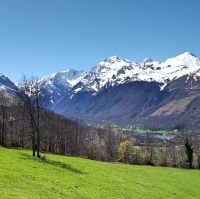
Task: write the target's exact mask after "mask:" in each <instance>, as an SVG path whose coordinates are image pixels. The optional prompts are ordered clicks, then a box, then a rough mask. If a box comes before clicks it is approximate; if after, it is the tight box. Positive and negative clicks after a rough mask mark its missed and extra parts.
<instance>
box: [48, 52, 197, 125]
mask: <svg viewBox="0 0 200 199" xmlns="http://www.w3.org/2000/svg"><path fill="white" fill-rule="evenodd" d="M199 86H200V59H199V58H197V57H196V56H194V55H193V54H191V53H189V52H185V53H183V54H181V55H179V56H177V57H174V58H170V59H167V60H166V61H165V62H158V61H154V60H153V59H151V58H146V59H145V60H144V61H142V62H141V63H136V62H132V61H130V60H128V59H122V58H120V57H117V56H112V57H109V58H107V59H105V60H104V61H102V62H100V63H99V64H97V65H96V66H95V67H93V68H92V70H91V71H90V72H89V73H88V74H87V75H86V76H85V77H84V78H83V79H81V80H80V81H79V82H78V83H77V84H76V85H75V86H74V87H73V88H72V90H71V91H70V93H69V94H68V95H66V96H64V97H62V98H60V100H59V101H57V102H56V103H54V104H53V106H51V110H53V111H55V112H56V113H59V114H61V115H63V116H66V117H73V118H79V119H81V120H83V121H85V122H89V123H94V124H100V123H101V124H102V121H104V122H105V121H111V122H114V123H118V124H122V125H124V124H127V125H128V124H133V123H135V124H139V123H141V124H143V125H144V124H146V125H147V124H148V125H150V126H157V127H158V128H162V127H163V128H164V125H165V127H166V126H168V127H169V126H173V125H174V126H176V125H178V124H179V123H180V121H178V119H179V120H181V119H182V120H183V121H185V120H187V117H190V120H191V118H192V120H193V121H196V122H197V123H198V121H197V119H196V118H198V117H197V115H196V114H197V113H198V111H200V105H199V100H200V92H199V91H200V90H199V88H200V87H199ZM194 110H195V111H194ZM155 118H156V119H155ZM174 118H178V119H174ZM157 121H160V123H157ZM166 121H167V122H166Z"/></svg>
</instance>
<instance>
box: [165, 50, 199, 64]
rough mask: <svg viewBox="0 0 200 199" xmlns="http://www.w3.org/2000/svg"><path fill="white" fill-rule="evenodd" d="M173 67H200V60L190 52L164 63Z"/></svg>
mask: <svg viewBox="0 0 200 199" xmlns="http://www.w3.org/2000/svg"><path fill="white" fill-rule="evenodd" d="M164 63H165V64H166V65H173V66H188V67H189V66H200V59H199V58H197V57H196V56H195V55H193V54H192V53H190V52H185V53H183V54H180V55H178V56H177V57H174V58H169V59H167V60H166V61H165V62H164Z"/></svg>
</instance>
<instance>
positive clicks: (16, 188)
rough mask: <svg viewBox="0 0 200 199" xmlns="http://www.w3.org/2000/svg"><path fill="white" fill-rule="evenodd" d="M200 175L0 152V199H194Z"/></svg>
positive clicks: (198, 173)
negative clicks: (42, 158) (39, 158)
mask: <svg viewBox="0 0 200 199" xmlns="http://www.w3.org/2000/svg"><path fill="white" fill-rule="evenodd" d="M199 179H200V171H199V170H184V169H174V168H162V167H149V166H133V165H125V164H109V163H104V162H97V161H92V160H86V159H81V158H74V157H66V156H59V155H51V154H47V155H46V160H38V159H37V158H33V157H32V156H31V151H29V150H19V149H6V148H2V147H0V198H1V199H13V198H17V199H24V198H27V199H37V198H38V199H43V198H48V199H51V198H52V199H55V198H64V199H68V198H69V199H73V198H77V199H79V198H88V199H89V198H95V199H97V198H101V199H102V198H103V199H104V198H110V199H112V198H113V199H116V198H123V199H128V198H131V199H132V198H134V199H135V198H142V199H144V198H151V199H152V198H164V199H166V198H169V199H171V198H181V199H183V198H187V199H189V198H192V199H193V198H199V196H200V189H199V182H200V180H199Z"/></svg>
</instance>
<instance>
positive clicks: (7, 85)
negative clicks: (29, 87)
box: [0, 73, 19, 94]
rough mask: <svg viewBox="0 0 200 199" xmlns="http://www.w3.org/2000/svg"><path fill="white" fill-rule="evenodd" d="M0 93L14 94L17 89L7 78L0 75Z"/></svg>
mask: <svg viewBox="0 0 200 199" xmlns="http://www.w3.org/2000/svg"><path fill="white" fill-rule="evenodd" d="M0 91H4V92H7V93H10V94H16V92H18V91H19V88H18V87H17V86H16V85H15V84H14V83H13V82H12V81H11V80H10V79H9V78H7V77H5V76H4V75H3V74H2V73H0Z"/></svg>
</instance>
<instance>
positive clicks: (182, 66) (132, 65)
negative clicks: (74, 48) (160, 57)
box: [73, 52, 200, 93]
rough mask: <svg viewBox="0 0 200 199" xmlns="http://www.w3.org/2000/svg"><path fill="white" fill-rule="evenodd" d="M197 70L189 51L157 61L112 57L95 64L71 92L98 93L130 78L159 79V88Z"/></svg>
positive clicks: (199, 63)
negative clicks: (137, 61)
mask: <svg viewBox="0 0 200 199" xmlns="http://www.w3.org/2000/svg"><path fill="white" fill-rule="evenodd" d="M199 69H200V59H199V58H197V57H195V56H194V55H193V54H191V53H189V52H185V53H183V54H181V55H179V56H177V57H175V58H170V59H167V60H166V61H165V62H163V63H161V62H158V61H154V60H152V59H151V58H147V59H145V60H144V61H143V62H142V63H140V64H138V63H136V62H132V61H130V60H128V59H122V58H120V57H118V56H112V57H109V58H107V59H105V60H104V61H102V62H100V63H99V64H97V65H96V66H95V67H94V68H93V69H92V70H91V71H90V73H88V75H86V76H85V77H84V78H83V79H82V80H81V81H80V82H79V83H78V84H77V85H76V86H75V87H74V88H73V89H74V92H75V93H77V92H80V91H93V92H98V91H99V90H100V89H101V88H103V87H106V86H116V85H119V84H124V83H126V82H131V81H147V82H159V83H160V85H161V89H163V88H164V87H165V86H166V85H167V84H168V82H170V81H172V80H173V79H177V78H179V77H181V76H184V75H187V74H190V73H194V72H195V71H197V70H199Z"/></svg>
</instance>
